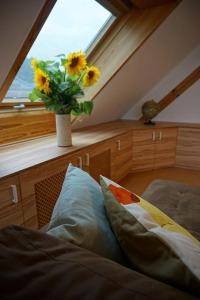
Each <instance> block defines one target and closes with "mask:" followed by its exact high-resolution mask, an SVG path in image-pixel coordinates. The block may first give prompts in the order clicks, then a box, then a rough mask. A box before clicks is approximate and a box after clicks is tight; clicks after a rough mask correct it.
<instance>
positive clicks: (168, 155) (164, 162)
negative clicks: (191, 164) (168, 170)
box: [154, 128, 177, 169]
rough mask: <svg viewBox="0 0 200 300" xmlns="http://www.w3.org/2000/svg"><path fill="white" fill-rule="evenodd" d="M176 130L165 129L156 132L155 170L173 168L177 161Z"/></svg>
mask: <svg viewBox="0 0 200 300" xmlns="http://www.w3.org/2000/svg"><path fill="white" fill-rule="evenodd" d="M176 139H177V129H176V128H163V129H162V130H156V133H155V150H154V168H155V169H158V168H162V167H171V166H174V165H175V160H176Z"/></svg>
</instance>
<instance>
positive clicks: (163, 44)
mask: <svg viewBox="0 0 200 300" xmlns="http://www.w3.org/2000/svg"><path fill="white" fill-rule="evenodd" d="M199 11H200V1H198V0H183V1H182V2H181V3H180V4H179V5H178V6H177V8H176V9H175V10H174V11H173V12H172V13H171V15H170V16H169V17H168V18H167V19H166V20H165V21H164V22H163V23H162V24H161V26H160V27H159V28H158V29H157V30H156V31H155V32H154V33H153V34H152V35H151V36H150V37H149V38H148V40H146V42H145V43H144V44H143V46H142V47H141V48H140V49H139V50H138V51H137V52H136V53H135V54H134V55H133V56H132V58H130V59H129V61H128V62H127V63H126V64H125V65H124V66H123V68H122V69H121V70H120V71H119V72H118V73H117V74H116V75H115V76H114V77H113V79H112V80H111V81H110V83H109V84H108V85H107V86H106V87H105V88H104V89H103V90H102V91H101V93H100V94H99V95H98V96H97V97H96V99H95V100H94V101H95V105H94V110H93V113H92V115H91V116H90V117H81V118H79V119H78V120H77V121H76V122H75V124H74V127H76V128H77V127H83V126H88V125H93V124H97V123H101V122H107V121H111V120H115V119H119V118H121V117H122V116H123V115H124V114H125V113H126V112H127V111H128V110H129V109H130V108H131V107H132V106H133V105H135V104H136V103H137V102H138V101H139V100H140V99H141V98H142V97H143V96H144V95H145V94H146V93H147V92H148V91H149V90H151V89H152V88H153V87H154V86H155V85H156V83H157V82H158V81H159V80H160V79H161V78H163V77H164V76H166V75H167V74H168V73H169V72H170V70H171V69H172V68H174V67H175V66H176V65H177V64H178V63H179V62H180V61H181V60H183V59H184V57H186V56H187V54H188V53H189V52H190V51H192V49H194V48H195V47H196V45H197V44H198V43H199V40H200V37H199V28H200V18H199ZM121 47H123V45H121ZM119 51H120V49H119ZM110 59H112V57H111V58H110ZM102 72H103V70H102Z"/></svg>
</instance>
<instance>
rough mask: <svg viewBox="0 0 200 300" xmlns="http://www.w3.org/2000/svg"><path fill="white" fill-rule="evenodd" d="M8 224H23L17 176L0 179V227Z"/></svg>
mask: <svg viewBox="0 0 200 300" xmlns="http://www.w3.org/2000/svg"><path fill="white" fill-rule="evenodd" d="M10 224H17V225H22V224H23V211H22V204H21V195H20V187H19V181H18V177H17V176H13V177H10V178H8V179H4V180H0V227H4V226H6V225H10Z"/></svg>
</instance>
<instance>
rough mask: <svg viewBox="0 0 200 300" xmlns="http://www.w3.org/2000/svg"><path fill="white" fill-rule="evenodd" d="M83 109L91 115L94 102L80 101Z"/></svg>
mask: <svg viewBox="0 0 200 300" xmlns="http://www.w3.org/2000/svg"><path fill="white" fill-rule="evenodd" d="M80 104H81V106H82V109H83V112H84V113H85V114H87V115H90V114H91V112H92V110H93V102H92V101H84V102H81V103H80Z"/></svg>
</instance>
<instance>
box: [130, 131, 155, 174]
mask: <svg viewBox="0 0 200 300" xmlns="http://www.w3.org/2000/svg"><path fill="white" fill-rule="evenodd" d="M153 132H154V131H153V130H152V129H145V130H134V131H133V164H132V168H133V170H134V171H143V170H152V169H153V168H154V142H153V138H154V135H153V134H154V133H153Z"/></svg>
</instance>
